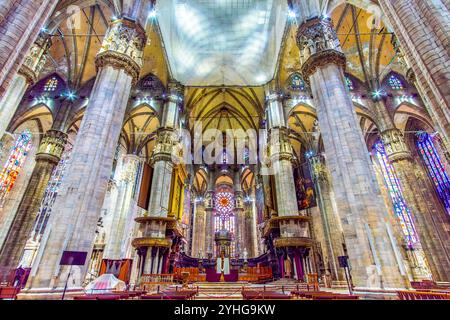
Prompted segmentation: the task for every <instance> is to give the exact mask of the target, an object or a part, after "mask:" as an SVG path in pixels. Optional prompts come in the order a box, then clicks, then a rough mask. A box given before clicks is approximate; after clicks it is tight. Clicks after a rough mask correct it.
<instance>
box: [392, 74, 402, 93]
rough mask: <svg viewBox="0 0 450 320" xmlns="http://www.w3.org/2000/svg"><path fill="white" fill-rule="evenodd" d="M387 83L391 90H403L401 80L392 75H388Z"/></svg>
mask: <svg viewBox="0 0 450 320" xmlns="http://www.w3.org/2000/svg"><path fill="white" fill-rule="evenodd" d="M388 83H389V86H390V87H391V89H392V90H403V84H402V82H401V81H400V80H399V78H397V77H396V76H394V75H391V76H390V77H389V80H388Z"/></svg>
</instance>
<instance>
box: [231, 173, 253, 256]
mask: <svg viewBox="0 0 450 320" xmlns="http://www.w3.org/2000/svg"><path fill="white" fill-rule="evenodd" d="M233 184H234V202H235V203H234V216H235V219H236V235H237V237H236V239H235V241H236V251H235V252H236V254H239V255H240V256H241V257H242V253H243V252H244V249H247V250H249V247H248V246H249V244H250V243H249V242H247V241H245V240H246V235H247V230H246V229H247V228H246V221H245V210H244V192H243V191H242V185H241V175H240V172H239V170H238V169H237V170H235V171H234V180H233Z"/></svg>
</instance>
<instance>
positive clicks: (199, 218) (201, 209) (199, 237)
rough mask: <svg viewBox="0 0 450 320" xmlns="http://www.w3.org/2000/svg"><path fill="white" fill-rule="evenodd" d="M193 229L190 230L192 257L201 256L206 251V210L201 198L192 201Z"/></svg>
mask: <svg viewBox="0 0 450 320" xmlns="http://www.w3.org/2000/svg"><path fill="white" fill-rule="evenodd" d="M193 225H194V230H193V231H192V235H193V239H192V257H194V258H203V257H204V256H205V253H206V249H205V245H206V238H205V237H206V232H205V228H206V212H205V202H204V199H203V198H198V199H196V200H195V203H194V224H193Z"/></svg>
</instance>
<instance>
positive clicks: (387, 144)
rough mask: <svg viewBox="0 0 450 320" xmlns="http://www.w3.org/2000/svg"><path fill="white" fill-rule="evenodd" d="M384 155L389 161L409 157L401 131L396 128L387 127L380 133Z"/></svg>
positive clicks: (409, 153)
mask: <svg viewBox="0 0 450 320" xmlns="http://www.w3.org/2000/svg"><path fill="white" fill-rule="evenodd" d="M381 139H382V140H383V144H384V148H385V149H386V155H387V156H388V158H389V160H390V161H398V160H403V159H408V158H411V152H410V151H409V149H408V146H407V145H406V142H405V138H404V136H403V133H402V132H401V131H400V130H398V129H389V130H386V131H384V132H382V133H381Z"/></svg>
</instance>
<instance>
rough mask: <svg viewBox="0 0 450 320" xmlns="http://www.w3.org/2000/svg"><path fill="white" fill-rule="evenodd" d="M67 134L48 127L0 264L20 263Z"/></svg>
mask: <svg viewBox="0 0 450 320" xmlns="http://www.w3.org/2000/svg"><path fill="white" fill-rule="evenodd" d="M66 142H67V135H66V134H65V133H63V132H61V131H57V130H50V131H48V132H47V133H46V134H45V136H44V138H43V139H42V141H41V144H40V145H39V149H38V152H37V153H36V165H35V167H34V170H33V173H32V174H31V178H30V181H29V183H28V186H27V188H26V190H25V193H24V195H23V197H22V200H21V202H20V204H19V207H18V209H17V212H16V215H15V217H14V220H13V221H12V224H11V226H10V229H9V232H8V234H7V236H6V239H5V242H4V243H3V245H2V247H1V251H0V267H11V268H12V269H14V268H16V267H18V266H19V262H20V259H21V257H22V254H23V251H24V248H25V245H26V243H27V240H28V238H29V237H30V234H31V231H32V229H33V226H34V222H35V220H36V216H37V214H38V212H39V208H40V206H41V201H42V198H43V197H44V193H45V190H46V188H47V185H48V183H49V181H50V178H51V176H52V173H53V170H54V169H55V167H56V166H57V165H58V163H59V161H60V160H61V155H62V153H63V151H64V147H65V145H66Z"/></svg>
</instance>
